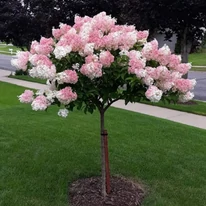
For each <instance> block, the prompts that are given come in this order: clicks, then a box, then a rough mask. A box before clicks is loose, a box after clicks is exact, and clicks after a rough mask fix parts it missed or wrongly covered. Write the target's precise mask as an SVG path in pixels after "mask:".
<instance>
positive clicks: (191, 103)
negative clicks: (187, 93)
mask: <svg viewBox="0 0 206 206" xmlns="http://www.w3.org/2000/svg"><path fill="white" fill-rule="evenodd" d="M177 104H183V105H196V104H197V102H195V101H192V100H191V101H189V102H177Z"/></svg>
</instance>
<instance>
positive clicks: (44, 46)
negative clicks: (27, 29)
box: [30, 37, 54, 55]
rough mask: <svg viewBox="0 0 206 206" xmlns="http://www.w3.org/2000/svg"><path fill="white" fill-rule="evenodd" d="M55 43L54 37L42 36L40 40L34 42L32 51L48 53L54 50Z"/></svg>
mask: <svg viewBox="0 0 206 206" xmlns="http://www.w3.org/2000/svg"><path fill="white" fill-rule="evenodd" d="M53 45H54V41H53V39H52V38H45V37H42V38H41V40H40V42H37V41H33V42H32V44H31V49H30V53H31V54H43V55H48V54H50V53H51V52H52V51H53Z"/></svg>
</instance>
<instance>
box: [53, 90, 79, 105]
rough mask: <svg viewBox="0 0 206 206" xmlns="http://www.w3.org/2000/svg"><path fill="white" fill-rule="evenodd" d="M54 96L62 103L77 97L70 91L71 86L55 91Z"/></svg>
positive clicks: (67, 102) (65, 103)
mask: <svg viewBox="0 0 206 206" xmlns="http://www.w3.org/2000/svg"><path fill="white" fill-rule="evenodd" d="M56 98H57V99H58V100H59V101H60V102H61V103H62V104H64V105H67V104H69V103H70V102H72V101H75V100H76V99H77V94H76V93H75V92H73V91H72V89H71V87H65V88H64V89H61V90H59V91H57V92H56Z"/></svg>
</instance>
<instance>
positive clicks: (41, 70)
mask: <svg viewBox="0 0 206 206" xmlns="http://www.w3.org/2000/svg"><path fill="white" fill-rule="evenodd" d="M29 75H30V76H31V77H33V78H35V77H36V78H40V79H54V77H55V75H56V67H55V65H52V66H51V67H49V66H46V65H43V64H40V65H37V66H36V67H33V68H32V69H30V70H29Z"/></svg>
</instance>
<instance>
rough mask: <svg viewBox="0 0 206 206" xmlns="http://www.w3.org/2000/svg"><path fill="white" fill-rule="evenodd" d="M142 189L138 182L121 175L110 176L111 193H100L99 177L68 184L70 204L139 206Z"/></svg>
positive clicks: (75, 205)
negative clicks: (104, 196)
mask: <svg viewBox="0 0 206 206" xmlns="http://www.w3.org/2000/svg"><path fill="white" fill-rule="evenodd" d="M143 198H144V191H143V189H142V188H141V187H140V185H139V184H137V183H134V182H132V181H130V180H127V179H125V178H122V177H112V178H111V193H110V194H109V195H107V197H106V199H105V201H104V198H103V196H102V195H101V178H100V177H91V178H86V179H80V180H77V181H76V182H74V183H73V184H72V185H71V186H70V190H69V199H70V204H71V206H140V205H141V202H142V200H143Z"/></svg>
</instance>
